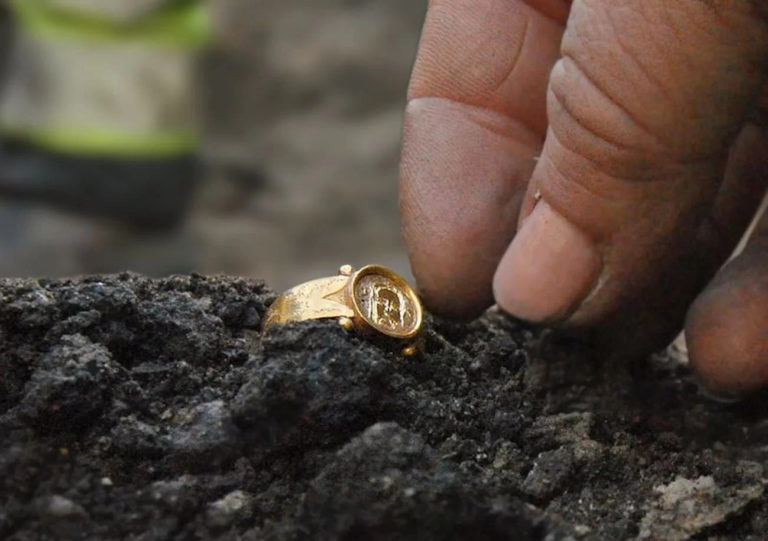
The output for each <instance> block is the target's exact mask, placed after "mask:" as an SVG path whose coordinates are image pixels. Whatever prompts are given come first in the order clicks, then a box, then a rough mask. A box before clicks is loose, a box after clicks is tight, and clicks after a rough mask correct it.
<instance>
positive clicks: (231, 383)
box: [0, 274, 768, 541]
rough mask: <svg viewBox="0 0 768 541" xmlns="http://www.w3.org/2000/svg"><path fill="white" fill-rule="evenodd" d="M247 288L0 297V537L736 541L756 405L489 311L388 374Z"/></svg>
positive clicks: (759, 409)
mask: <svg viewBox="0 0 768 541" xmlns="http://www.w3.org/2000/svg"><path fill="white" fill-rule="evenodd" d="M273 298H274V294H273V292H272V291H270V290H269V289H267V288H266V287H265V286H264V285H263V284H262V283H260V282H257V281H249V280H244V279H228V278H204V277H200V276H192V277H173V278H169V279H165V280H149V279H146V278H143V277H141V276H137V275H132V274H124V275H120V276H105V277H94V278H86V279H82V280H74V281H22V280H5V281H0V301H1V304H0V439H1V443H0V538H2V539H10V540H38V539H100V540H110V539H134V540H155V539H201V540H203V539H254V540H255V539H265V540H304V539H306V540H310V539H311V540H326V539H328V540H330V539H345V540H356V539H365V540H367V539H373V540H376V539H381V540H384V539H394V540H406V539H418V540H447V539H509V540H515V541H525V540H529V539H530V540H534V539H536V540H545V539H546V540H558V539H562V540H565V539H634V538H638V539H671V540H682V539H702V540H703V539H734V540H735V539H739V540H744V539H753V540H758V539H760V540H762V539H764V534H765V533H766V532H768V503H766V499H765V498H764V496H763V490H764V486H765V484H766V479H765V477H766V475H765V474H764V471H763V470H764V467H765V466H766V465H768V415H766V408H765V404H766V403H767V402H766V401H765V399H764V397H763V399H762V400H761V399H760V398H759V397H758V398H755V399H753V400H751V401H749V402H744V403H741V404H739V405H731V406H727V405H722V404H717V403H714V402H711V401H709V400H707V399H706V398H704V397H702V396H701V394H700V393H699V392H698V390H697V387H696V385H695V384H694V383H693V382H692V380H691V378H690V377H689V375H688V374H687V372H686V370H685V369H684V368H681V367H679V366H678V365H677V364H675V363H674V362H672V361H671V360H670V359H668V358H664V357H659V358H657V359H654V360H652V361H651V362H649V363H647V364H645V365H643V366H642V367H638V368H637V369H635V370H634V371H633V373H632V375H631V377H630V373H629V371H625V370H623V369H620V368H617V367H612V368H610V369H605V368H600V367H598V366H597V365H595V363H593V362H591V361H590V360H589V359H590V356H589V351H588V350H586V349H585V348H583V347H580V346H578V345H576V344H574V343H565V344H562V343H560V344H558V343H555V342H554V341H552V340H550V339H547V338H546V337H545V338H543V339H542V338H541V337H538V338H537V337H536V335H535V334H534V333H533V332H531V331H530V330H526V329H525V328H523V327H521V326H519V325H518V324H516V323H514V322H512V321H510V320H508V319H507V318H505V317H503V316H502V315H500V314H497V313H493V312H491V313H489V314H488V315H487V316H486V317H485V318H483V319H482V320H480V321H478V322H475V323H473V324H471V325H457V324H449V323H445V322H439V321H431V322H430V323H429V329H428V331H427V335H426V340H425V353H424V354H423V355H422V356H421V357H418V358H411V359H406V358H402V357H400V356H398V355H397V354H394V353H392V352H389V351H386V350H382V349H380V348H378V347H377V346H376V345H373V344H370V343H368V342H365V341H363V340H361V339H359V338H357V337H355V336H353V335H349V334H346V333H345V332H344V331H343V330H342V329H341V328H339V327H338V325H337V324H335V323H333V322H315V323H307V324H295V325H288V326H285V327H281V328H276V329H274V330H270V332H268V333H267V334H266V336H265V337H264V338H262V336H261V329H260V321H261V317H262V315H263V314H264V311H265V309H266V307H267V306H268V304H269V303H270V302H271V301H272V299H273Z"/></svg>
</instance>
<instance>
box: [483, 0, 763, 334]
mask: <svg viewBox="0 0 768 541" xmlns="http://www.w3.org/2000/svg"><path fill="white" fill-rule="evenodd" d="M758 5H759V4H758V2H757V1H755V2H749V1H747V0H743V1H739V2H733V1H731V0H712V1H707V2H704V1H701V0H677V1H676V2H674V6H673V5H672V4H670V3H669V1H668V0H644V1H642V2H639V1H630V0H624V1H618V2H617V1H616V0H577V1H576V2H574V4H573V7H572V11H571V16H570V19H569V22H568V27H567V30H566V33H565V36H564V39H563V45H562V58H561V60H560V61H559V62H558V63H557V64H556V66H555V68H554V69H553V72H552V75H551V78H550V84H549V89H548V115H549V122H550V126H549V130H548V133H547V138H546V142H545V144H544V148H543V153H542V156H541V157H540V159H539V162H538V164H537V167H536V169H535V171H534V173H533V177H532V179H531V183H530V185H529V188H528V194H527V196H526V199H525V202H524V204H523V209H522V214H521V223H520V226H521V228H520V230H519V233H518V234H517V236H516V237H515V239H514V240H513V241H512V243H511V245H510V246H509V247H508V249H507V251H506V253H505V254H504V256H503V258H502V260H501V262H500V264H499V267H498V269H497V270H496V274H495V277H494V293H495V296H496V300H497V302H498V303H499V305H500V306H501V307H502V308H503V309H505V310H506V311H508V312H510V313H512V314H514V315H516V316H518V317H521V318H523V319H528V320H531V321H538V322H545V321H557V320H564V319H570V322H572V323H576V324H581V323H592V322H595V321H597V320H599V319H600V318H603V317H605V316H606V315H607V314H609V313H611V312H612V311H613V310H615V309H616V308H617V307H619V306H621V305H622V304H623V303H625V302H626V300H627V299H628V298H629V297H632V296H636V295H638V294H642V292H643V290H644V288H648V287H649V286H650V284H654V283H658V276H657V274H658V273H660V272H661V270H660V269H664V268H669V261H670V259H673V258H674V257H675V254H676V253H679V252H680V248H681V247H684V246H685V243H686V242H689V241H690V239H691V237H692V236H693V235H694V234H695V232H696V231H697V230H698V228H699V227H700V226H701V222H702V220H703V219H704V217H705V216H707V215H708V214H709V210H710V208H711V206H712V204H713V201H714V199H715V195H716V194H717V191H718V188H719V186H720V184H721V181H722V176H723V171H724V168H725V164H726V160H727V157H728V152H729V148H730V145H731V143H732V141H733V140H734V139H735V137H736V135H737V134H738V133H739V130H740V128H741V126H742V124H743V122H744V119H745V117H746V116H747V113H748V112H749V110H750V108H751V106H752V104H753V102H754V101H755V99H756V96H757V95H758V92H759V89H760V87H761V86H762V83H763V82H764V81H765V78H766V73H765V72H764V71H763V70H764V69H765V67H766V60H767V59H768V17H766V16H765V13H758V10H759V9H763V10H764V8H759V7H758Z"/></svg>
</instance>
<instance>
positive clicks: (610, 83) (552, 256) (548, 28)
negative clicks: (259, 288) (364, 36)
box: [400, 0, 768, 391]
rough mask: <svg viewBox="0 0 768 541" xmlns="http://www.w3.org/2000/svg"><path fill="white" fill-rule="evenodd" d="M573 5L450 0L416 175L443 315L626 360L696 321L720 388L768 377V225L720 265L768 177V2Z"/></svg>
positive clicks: (426, 65)
mask: <svg viewBox="0 0 768 541" xmlns="http://www.w3.org/2000/svg"><path fill="white" fill-rule="evenodd" d="M569 4H570V3H569V2H567V1H565V0H526V1H522V0H431V1H430V4H429V10H428V13H427V19H426V22H425V26H424V31H423V35H422V39H421V44H420V47H419V53H418V57H417V60H416V64H415V67H414V71H413V76H412V80H411V86H410V89H409V103H408V107H407V111H406V119H405V130H404V142H403V154H402V162H401V181H400V209H401V217H402V225H403V233H404V237H405V240H406V244H407V246H408V251H409V256H410V259H411V264H412V268H413V272H414V275H415V277H416V279H417V282H418V284H419V288H420V290H421V293H422V295H423V296H424V299H425V302H426V304H427V305H428V306H429V307H430V308H432V309H433V310H434V311H436V312H438V313H442V314H445V315H449V316H456V317H471V316H474V315H477V314H478V313H479V312H480V311H482V310H483V309H484V308H486V307H487V306H489V305H490V304H491V303H492V302H493V300H494V299H495V301H496V302H497V303H498V304H499V305H500V307H501V308H503V309H504V310H506V311H507V312H509V313H511V314H513V315H515V316H518V317H521V318H523V319H526V320H529V321H533V322H546V323H550V324H559V325H563V326H568V327H573V328H582V329H585V328H589V329H596V331H597V332H596V335H597V336H599V337H600V341H601V342H602V346H603V347H606V348H608V349H609V350H610V351H612V352H613V354H614V356H616V355H622V356H624V355H628V354H632V355H645V354H647V353H649V352H650V351H652V350H653V349H656V348H658V347H661V346H663V345H664V344H665V343H668V342H669V340H671V338H673V337H674V336H675V334H676V333H677V332H679V330H680V328H681V327H682V325H683V321H684V320H685V329H686V334H687V337H688V347H689V352H690V355H691V362H692V363H693V365H694V367H695V368H696V370H697V371H698V373H699V375H700V377H701V378H702V380H703V382H704V383H705V384H706V385H707V386H708V387H710V388H711V389H713V390H731V391H749V390H753V389H756V388H758V387H761V386H764V385H766V384H768V219H764V220H762V221H763V223H762V224H759V226H758V228H757V230H756V232H755V234H754V235H753V240H752V241H751V242H750V244H749V245H748V246H747V248H746V250H745V251H744V252H743V253H742V254H741V255H740V256H739V257H738V258H737V259H735V260H734V261H732V262H731V263H729V264H728V265H727V266H726V267H724V268H723V269H722V270H720V271H719V272H718V268H719V267H720V266H721V265H722V264H723V262H724V261H726V259H727V258H728V256H729V255H730V253H731V252H732V250H733V249H734V247H735V245H736V244H737V242H738V240H739V238H740V237H741V236H742V234H743V233H744V231H745V229H746V227H747V225H748V224H749V222H750V220H751V217H752V216H753V215H754V212H755V210H756V209H757V207H758V205H759V203H760V201H761V199H762V197H763V194H764V193H765V189H766V185H767V184H768V87H767V86H766V81H768V4H765V3H764V2H763V1H762V0H675V1H674V2H670V1H669V0H642V1H640V0H576V1H575V2H573V4H572V5H569ZM713 275H714V279H713V280H712V281H711V282H710V280H711V279H712V277H713ZM686 313H687V317H686Z"/></svg>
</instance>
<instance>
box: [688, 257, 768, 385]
mask: <svg viewBox="0 0 768 541" xmlns="http://www.w3.org/2000/svg"><path fill="white" fill-rule="evenodd" d="M749 263H750V262H749V261H747V260H742V261H739V260H737V261H734V262H733V263H731V264H730V265H728V266H727V267H726V268H725V269H723V271H721V273H720V274H719V275H718V276H717V277H716V278H715V280H714V281H713V282H712V283H711V284H710V286H709V287H708V288H707V289H706V290H705V291H704V292H703V293H702V294H701V295H700V296H699V297H698V298H697V299H696V301H695V302H694V304H693V305H692V306H691V308H690V310H689V311H688V315H687V318H686V324H685V328H686V336H687V341H688V351H689V356H690V361H691V366H692V368H693V369H694V371H695V372H696V374H697V376H698V378H699V380H700V381H701V383H702V384H703V385H704V386H705V387H706V388H707V389H708V390H709V391H713V392H717V393H722V392H730V393H739V394H743V393H748V392H752V391H756V390H758V389H760V388H762V387H765V386H766V385H768V287H767V286H768V284H766V278H765V277H763V276H760V273H758V272H756V270H755V269H753V268H750V265H749Z"/></svg>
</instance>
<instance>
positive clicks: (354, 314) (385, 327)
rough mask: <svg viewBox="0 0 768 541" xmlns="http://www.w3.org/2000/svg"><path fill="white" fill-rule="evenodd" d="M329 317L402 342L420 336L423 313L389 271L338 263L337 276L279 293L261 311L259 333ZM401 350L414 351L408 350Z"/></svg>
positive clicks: (347, 326) (404, 284)
mask: <svg viewBox="0 0 768 541" xmlns="http://www.w3.org/2000/svg"><path fill="white" fill-rule="evenodd" d="M329 318H337V319H338V320H339V323H340V324H341V326H342V327H344V328H345V329H346V330H349V331H351V330H357V331H358V332H360V333H361V334H363V335H367V336H377V335H378V336H384V337H387V338H390V339H394V340H398V341H403V342H408V341H413V340H414V339H415V338H416V337H417V336H418V335H419V333H420V332H421V327H422V321H423V309H422V307H421V302H420V301H419V298H418V296H417V295H416V292H415V291H414V290H413V289H412V288H411V286H409V285H408V282H406V281H405V279H404V278H402V277H401V276H400V275H398V274H397V273H395V272H394V271H392V270H390V269H388V268H386V267H382V266H381V265H367V266H365V267H363V268H361V269H360V270H358V271H355V270H354V269H353V268H352V267H350V266H349V265H344V266H342V267H341V268H340V269H339V275H338V276H330V277H327V278H319V279H317V280H312V281H310V282H305V283H303V284H300V285H298V286H295V287H293V288H291V289H289V290H288V291H286V292H285V293H283V294H282V295H280V296H279V297H278V298H277V299H275V301H274V302H273V303H272V305H271V306H270V307H269V309H268V310H267V313H266V315H265V319H264V329H267V328H268V327H270V326H272V325H274V324H278V323H289V322H292V321H306V320H312V319H329ZM411 345H412V344H411ZM411 349H413V351H405V350H411ZM405 350H404V353H415V349H414V348H411V347H410V346H406V348H405Z"/></svg>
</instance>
